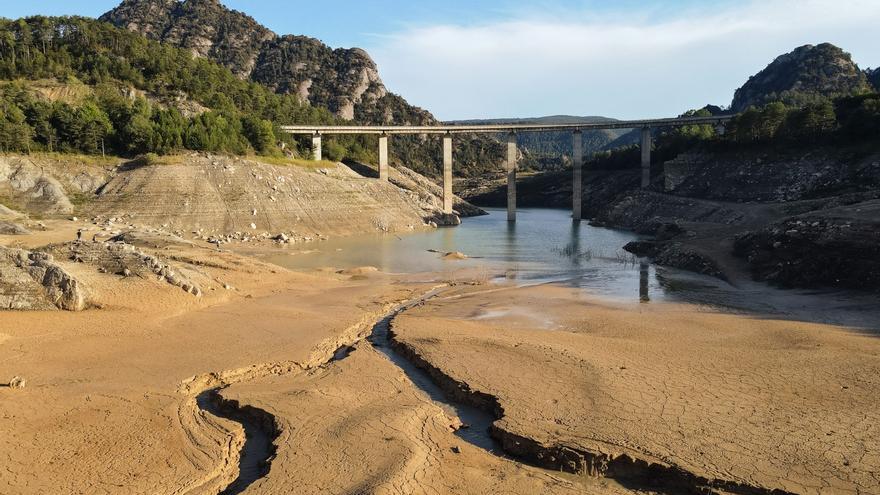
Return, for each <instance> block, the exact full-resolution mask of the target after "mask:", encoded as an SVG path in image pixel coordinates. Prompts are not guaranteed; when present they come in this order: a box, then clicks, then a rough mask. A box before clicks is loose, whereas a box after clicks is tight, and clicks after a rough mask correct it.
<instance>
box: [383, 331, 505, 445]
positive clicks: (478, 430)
mask: <svg viewBox="0 0 880 495" xmlns="http://www.w3.org/2000/svg"><path fill="white" fill-rule="evenodd" d="M393 318H394V315H393V314H392V315H389V316H387V317H385V318H383V319H382V320H381V321H380V322H379V323H377V324H376V326H375V327H373V332H372V334H370V339H369V340H370V342H371V343H372V345H373V347H374V348H375V349H376V350H377V351H379V352H380V353H382V355H384V356H385V357H386V358H388V360H389V361H391V362H392V363H394V364H395V365H396V366H397V367H398V368H400V370H401V371H403V372H404V374H406V376H407V378H409V379H410V381H411V382H412V383H413V385H415V386H416V387H417V388H418V389H419V390H421V391H422V392H424V393H425V394H426V395H427V396H428V397H430V398H431V400H433V401H434V402H435V403H436V404H437V405H439V406H440V407H442V408H443V409H444V410H445V411H446V412H447V413H448V414H449V415H451V416H457V417H458V419H459V420H460V421H461V423H462V425H464V427H462V428H459V429H458V430H456V431H455V435H456V436H457V437H459V438H461V439H462V440H464V441H465V442H468V443H470V444H472V445H475V446H477V447H479V448H481V449H483V450H486V451H487V452H491V453H493V454H495V455H504V453H503V451H502V449H501V445H499V444H498V442H497V441H496V440H495V439H493V438H492V437H491V436H490V435H489V427H490V426H491V425H492V423H493V422H495V419H496V418H495V417H494V416H493V415H492V414H490V413H489V412H487V411H483V410H481V409H479V408H477V407H473V406H470V405H468V404H464V403H461V402H456V401H453V400H451V399H449V397H448V396H447V395H446V393H445V392H444V391H443V389H441V388H440V386H439V385H437V384H436V383H435V382H434V380H433V379H432V378H431V377H430V375H428V373H427V372H426V371H425V370H423V369H421V368H419V367H418V366H416V365H415V364H413V363H412V362H410V361H409V360H408V359H407V358H405V357H403V356H402V355H401V354H399V353H397V352H396V351H394V349H392V348H391V343H390V341H389V335H388V331H389V330H390V328H389V327H390V325H391V320H392V319H393Z"/></svg>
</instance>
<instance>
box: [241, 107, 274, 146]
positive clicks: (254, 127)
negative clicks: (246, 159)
mask: <svg viewBox="0 0 880 495" xmlns="http://www.w3.org/2000/svg"><path fill="white" fill-rule="evenodd" d="M241 123H242V128H243V129H244V135H245V137H247V140H248V141H249V142H250V143H251V146H252V147H253V148H254V150H255V151H256V152H257V153H260V154H269V153H271V152H272V151H274V150H275V149H276V146H275V144H276V139H275V130H274V129H273V126H272V122H269V121H268V120H264V119H259V118H257V117H254V116H247V117H245V118H243V119H242V120H241Z"/></svg>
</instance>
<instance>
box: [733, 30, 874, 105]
mask: <svg viewBox="0 0 880 495" xmlns="http://www.w3.org/2000/svg"><path fill="white" fill-rule="evenodd" d="M870 89H871V88H870V85H869V84H868V79H867V77H866V75H865V73H864V72H863V71H862V70H861V69H859V67H858V65H856V64H855V63H854V62H853V61H852V57H851V56H850V54H849V53H847V52H845V51H843V50H842V49H840V48H838V47H836V46H834V45H832V44H830V43H822V44H820V45H815V46H814V45H804V46H801V47H798V48H795V49H794V50H793V51H792V52H790V53H786V54H784V55H780V56H779V57H777V58H776V60H774V61H773V62H771V63H770V65H768V66H767V67H766V68H765V69H764V70H762V71H760V72H758V73H757V74H755V75H754V76H752V77H750V78H749V80H748V81H747V82H746V83H745V84H744V85H743V86H742V87H741V88H739V89H738V90H736V93H735V94H734V96H733V103H732V104H731V110H732V111H734V112H742V111H743V110H745V109H747V108H748V107H750V106H760V105H763V104H766V103H769V102H771V101H782V102H784V103H786V104H789V105H803V104H806V103H812V102H815V101H816V100H817V99H821V98H823V97H826V98H827V97H836V96H848V95H855V94H861V93H865V92H869V91H870Z"/></svg>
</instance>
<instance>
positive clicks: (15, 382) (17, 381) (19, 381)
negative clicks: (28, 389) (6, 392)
mask: <svg viewBox="0 0 880 495" xmlns="http://www.w3.org/2000/svg"><path fill="white" fill-rule="evenodd" d="M25 386H27V380H25V379H24V378H22V377H20V376H16V377H13V378H12V380H10V381H9V388H16V389H22V388H24V387H25Z"/></svg>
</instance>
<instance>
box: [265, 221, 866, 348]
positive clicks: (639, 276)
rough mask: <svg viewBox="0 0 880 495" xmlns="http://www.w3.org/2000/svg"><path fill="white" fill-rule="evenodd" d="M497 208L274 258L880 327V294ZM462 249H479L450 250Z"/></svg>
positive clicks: (302, 265) (296, 264)
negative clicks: (695, 262) (782, 279)
mask: <svg viewBox="0 0 880 495" xmlns="http://www.w3.org/2000/svg"><path fill="white" fill-rule="evenodd" d="M487 211H488V212H489V215H486V216H481V217H474V218H466V219H464V221H463V223H462V224H461V225H460V226H458V227H450V228H440V229H436V230H433V231H429V232H418V233H412V234H401V235H394V234H381V235H379V234H377V235H366V236H355V237H347V238H339V239H331V240H329V241H325V242H321V243H314V244H309V245H306V246H302V247H300V248H299V249H300V250H291V251H290V252H289V253H288V254H279V255H274V256H271V257H269V259H268V261H270V262H273V263H276V264H279V265H281V266H285V267H288V268H293V269H299V270H303V269H304V270H308V269H315V268H320V267H335V268H340V269H344V268H354V267H359V266H375V267H377V268H379V269H380V270H382V271H384V272H389V273H425V272H430V273H439V274H440V277H442V278H444V279H449V278H454V277H455V276H456V271H459V270H461V269H469V276H473V275H474V274H475V273H476V274H477V275H480V272H481V271H485V273H484V274H485V276H486V277H488V278H494V279H495V280H497V281H502V280H505V281H513V282H516V283H520V284H524V285H527V284H536V283H543V282H558V283H563V284H566V285H569V286H574V287H579V288H583V289H584V290H585V291H587V292H589V293H590V294H591V295H592V296H594V297H601V298H606V299H611V300H614V301H618V302H633V303H641V304H646V303H656V302H669V301H680V302H687V303H694V304H699V305H705V306H710V307H713V308H718V309H720V310H724V311H732V312H737V313H748V314H753V315H761V316H772V317H783V318H788V319H794V320H802V321H811V322H817V323H829V324H836V325H844V326H848V327H850V328H854V329H859V330H862V331H866V332H869V333H872V334H877V333H880V324H878V322H880V310H878V308H880V305H878V298H877V297H876V295H868V294H858V293H853V292H851V291H839V290H838V291H832V290H819V291H815V290H813V291H810V290H782V289H776V288H773V287H771V286H768V285H766V284H763V283H759V282H751V281H749V280H739V281H737V284H736V286H733V285H731V284H729V283H727V282H724V281H722V280H719V279H717V278H713V277H708V276H705V275H699V274H696V273H692V272H687V271H683V270H677V269H673V268H668V267H657V266H655V265H653V264H650V263H648V262H647V260H644V259H638V258H636V257H635V256H633V255H632V254H630V253H628V252H626V251H624V250H623V246H624V245H626V243H628V242H630V241H632V240H636V239H638V236H637V235H636V234H633V233H631V232H626V231H622V230H614V229H606V228H601V227H593V226H590V225H589V224H587V223H586V222H573V221H572V219H571V217H570V215H571V212H569V211H566V210H555V209H537V208H525V209H521V210H518V212H517V221H516V223H509V222H508V221H507V212H506V210H504V209H500V208H489V209H487ZM431 251H436V252H431ZM453 251H459V252H462V253H464V254H466V255H468V256H470V258H469V259H466V260H459V261H449V260H444V259H443V258H442V254H444V253H447V252H453Z"/></svg>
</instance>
